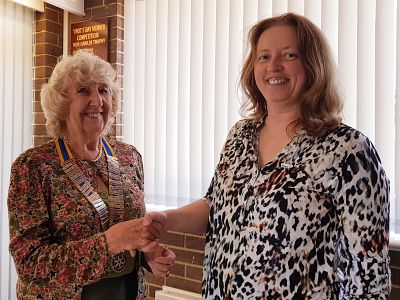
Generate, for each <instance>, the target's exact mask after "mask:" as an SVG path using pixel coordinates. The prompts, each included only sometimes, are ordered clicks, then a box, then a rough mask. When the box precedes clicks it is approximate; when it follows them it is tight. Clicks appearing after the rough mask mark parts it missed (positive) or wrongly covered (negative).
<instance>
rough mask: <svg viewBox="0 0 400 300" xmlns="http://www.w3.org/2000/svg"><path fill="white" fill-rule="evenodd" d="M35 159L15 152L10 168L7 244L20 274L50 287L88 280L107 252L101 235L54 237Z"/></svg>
mask: <svg viewBox="0 0 400 300" xmlns="http://www.w3.org/2000/svg"><path fill="white" fill-rule="evenodd" d="M35 161H37V160H35V159H34V158H29V156H26V155H25V156H20V157H19V158H18V159H17V160H16V161H15V162H14V163H13V165H12V169H11V178H10V186H9V193H8V214H9V229H10V244H9V250H10V253H11V255H12V257H13V259H14V262H15V266H16V270H17V273H18V276H19V279H20V280H21V281H22V282H24V283H25V284H30V283H33V284H36V285H45V286H47V287H49V288H51V287H59V286H60V285H65V284H67V285H69V284H77V285H86V284H90V283H93V282H95V281H97V280H98V279H99V278H100V277H101V276H102V275H103V273H104V271H105V266H106V264H107V260H108V258H109V255H108V249H107V244H106V240H105V236H104V234H103V233H98V234H96V235H93V236H91V237H90V238H87V239H82V240H79V241H78V240H77V241H68V242H63V241H57V240H55V238H54V235H52V232H51V230H52V229H51V228H53V227H52V226H51V224H50V223H51V219H50V217H49V209H48V206H50V205H51V203H49V202H46V199H48V198H50V197H51V189H50V188H47V189H45V188H44V186H45V180H44V178H43V176H42V172H43V170H40V165H39V164H38V163H37V162H35ZM43 164H45V163H43ZM48 171H50V170H48ZM66 199H67V197H66ZM69 217H70V216H69Z"/></svg>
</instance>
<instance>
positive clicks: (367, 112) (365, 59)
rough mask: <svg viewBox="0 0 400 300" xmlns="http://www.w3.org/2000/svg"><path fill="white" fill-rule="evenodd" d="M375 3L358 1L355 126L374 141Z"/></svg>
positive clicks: (368, 0) (369, 0)
mask: <svg viewBox="0 0 400 300" xmlns="http://www.w3.org/2000/svg"><path fill="white" fill-rule="evenodd" d="M375 13H376V11H375V4H374V1H373V0H367V1H363V2H359V3H358V25H357V26H358V27H357V37H358V38H357V85H356V86H357V128H358V129H360V130H361V131H362V132H363V133H364V134H366V135H367V136H368V137H369V138H370V139H371V141H373V142H375V118H371V116H374V115H375V76H374V74H375Z"/></svg>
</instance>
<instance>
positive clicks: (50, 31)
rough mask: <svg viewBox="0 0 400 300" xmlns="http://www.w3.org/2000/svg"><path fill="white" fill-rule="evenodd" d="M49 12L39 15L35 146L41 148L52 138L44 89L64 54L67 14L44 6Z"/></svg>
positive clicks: (34, 123) (37, 27)
mask: <svg viewBox="0 0 400 300" xmlns="http://www.w3.org/2000/svg"><path fill="white" fill-rule="evenodd" d="M44 8H45V11H44V12H43V13H41V12H35V25H36V29H35V32H34V49H35V51H34V56H33V58H34V61H33V68H34V72H33V74H34V75H33V76H34V78H33V80H34V84H33V86H34V91H33V92H34V94H33V144H34V145H40V144H42V143H44V142H46V141H47V140H49V137H48V136H47V134H46V129H45V122H46V121H45V118H44V114H43V110H42V107H41V105H40V88H41V86H42V84H44V83H46V82H47V80H48V79H49V77H50V75H51V72H52V71H53V68H54V66H55V65H56V63H57V59H58V57H60V56H61V55H62V53H63V10H61V9H59V8H57V7H54V6H52V5H50V4H47V3H45V4H44Z"/></svg>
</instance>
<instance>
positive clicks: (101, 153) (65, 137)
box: [63, 135, 103, 162]
mask: <svg viewBox="0 0 400 300" xmlns="http://www.w3.org/2000/svg"><path fill="white" fill-rule="evenodd" d="M63 140H64V142H65V144H66V145H67V146H68V148H69V149H71V146H70V145H71V144H70V143H69V139H68V137H67V136H66V135H65V136H64V135H63ZM101 144H102V142H101V137H100V138H99V142H98V144H97V149H98V152H99V153H98V154H97V156H96V158H95V159H86V160H88V161H91V162H97V161H99V159H100V158H101V157H102V155H103V151H102V147H101ZM75 156H77V157H81V156H79V155H77V154H75ZM81 158H82V159H83V157H81Z"/></svg>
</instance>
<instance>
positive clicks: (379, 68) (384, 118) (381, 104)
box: [375, 0, 400, 226]
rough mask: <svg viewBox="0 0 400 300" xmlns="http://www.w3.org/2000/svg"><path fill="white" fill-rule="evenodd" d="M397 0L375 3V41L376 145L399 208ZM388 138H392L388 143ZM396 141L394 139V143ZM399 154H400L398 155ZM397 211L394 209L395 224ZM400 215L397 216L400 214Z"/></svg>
mask: <svg viewBox="0 0 400 300" xmlns="http://www.w3.org/2000/svg"><path fill="white" fill-rule="evenodd" d="M395 12H396V10H395V0H388V1H379V5H377V6H376V41H375V54H376V55H375V57H376V60H375V99H376V100H375V122H376V127H375V145H376V148H377V149H378V152H379V154H380V157H381V159H382V163H383V166H384V167H385V171H386V173H387V175H388V176H389V177H390V178H391V179H392V180H391V192H390V197H391V203H390V204H391V207H396V204H395V202H394V201H395V198H394V191H395V190H396V184H397V182H395V180H393V178H394V174H395V170H394V163H393V162H394V161H395V152H394V150H395V147H394V138H395V126H394V125H395V119H394V117H395V116H394V105H395V103H394V100H395V66H396V63H395V61H394V59H395V52H394V51H395V48H394V47H395V34H396V33H395V28H396V26H395V25H396V22H395ZM388 141H391V142H390V143H388ZM392 141H393V142H392ZM397 156H400V154H397ZM394 213H395V210H392V211H391V220H392V221H391V222H392V224H391V225H392V226H393V224H394V221H393V220H395V218H396V217H395V216H394ZM397 217H398V216H397Z"/></svg>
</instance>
